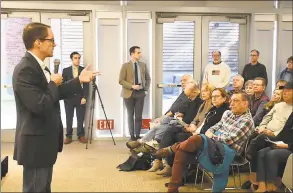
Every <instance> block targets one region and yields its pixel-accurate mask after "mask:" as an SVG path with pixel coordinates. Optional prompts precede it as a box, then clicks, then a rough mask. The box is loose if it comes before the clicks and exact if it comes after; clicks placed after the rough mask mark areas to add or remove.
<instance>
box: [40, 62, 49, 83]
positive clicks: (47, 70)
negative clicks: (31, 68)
mask: <svg viewBox="0 0 293 193" xmlns="http://www.w3.org/2000/svg"><path fill="white" fill-rule="evenodd" d="M41 68H42V70H43V72H44V74H45V77H46V79H47V81H48V82H50V79H51V75H50V71H49V69H48V68H47V66H46V64H44V63H42V64H41Z"/></svg>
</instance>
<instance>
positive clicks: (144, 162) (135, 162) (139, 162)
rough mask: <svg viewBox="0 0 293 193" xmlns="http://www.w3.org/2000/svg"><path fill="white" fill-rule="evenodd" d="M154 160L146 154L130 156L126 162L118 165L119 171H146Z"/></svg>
mask: <svg viewBox="0 0 293 193" xmlns="http://www.w3.org/2000/svg"><path fill="white" fill-rule="evenodd" d="M153 160H154V158H153V157H152V156H151V155H150V154H148V153H139V154H134V153H133V154H132V155H131V156H129V158H128V159H127V160H126V162H124V163H122V164H120V165H118V166H117V167H116V168H119V169H120V170H119V171H135V170H148V169H150V168H151V165H152V161H153Z"/></svg>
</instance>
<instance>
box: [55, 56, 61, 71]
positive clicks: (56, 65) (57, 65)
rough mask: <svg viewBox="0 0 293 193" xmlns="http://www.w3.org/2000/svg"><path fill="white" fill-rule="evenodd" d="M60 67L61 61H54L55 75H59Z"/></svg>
mask: <svg viewBox="0 0 293 193" xmlns="http://www.w3.org/2000/svg"><path fill="white" fill-rule="evenodd" d="M59 65H60V60H59V59H55V60H54V73H55V74H57V73H58V71H59Z"/></svg>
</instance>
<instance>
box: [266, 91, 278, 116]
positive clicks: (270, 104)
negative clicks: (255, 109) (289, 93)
mask: <svg viewBox="0 0 293 193" xmlns="http://www.w3.org/2000/svg"><path fill="white" fill-rule="evenodd" d="M281 101H283V90H282V89H278V88H276V89H275V90H274V92H273V96H272V98H271V100H270V101H269V102H267V103H266V104H265V105H264V109H263V111H264V115H266V114H267V113H268V112H270V110H271V109H272V108H273V107H274V106H275V104H277V103H279V102H281Z"/></svg>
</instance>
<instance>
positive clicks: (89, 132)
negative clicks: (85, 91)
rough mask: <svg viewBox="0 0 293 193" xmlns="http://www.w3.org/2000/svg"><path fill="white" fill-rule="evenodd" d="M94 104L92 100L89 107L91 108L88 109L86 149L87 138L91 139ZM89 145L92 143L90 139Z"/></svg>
mask: <svg viewBox="0 0 293 193" xmlns="http://www.w3.org/2000/svg"><path fill="white" fill-rule="evenodd" d="M94 103H95V101H94V100H93V101H92V104H91V105H90V106H91V107H90V116H89V122H88V133H87V142H86V149H87V148H88V142H89V137H90V138H92V130H93V116H94V112H93V111H94ZM90 143H92V140H91V139H90Z"/></svg>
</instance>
